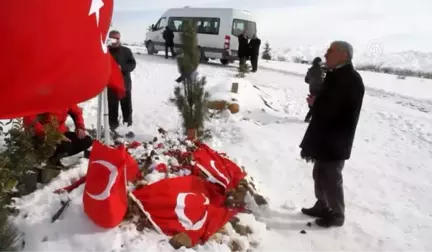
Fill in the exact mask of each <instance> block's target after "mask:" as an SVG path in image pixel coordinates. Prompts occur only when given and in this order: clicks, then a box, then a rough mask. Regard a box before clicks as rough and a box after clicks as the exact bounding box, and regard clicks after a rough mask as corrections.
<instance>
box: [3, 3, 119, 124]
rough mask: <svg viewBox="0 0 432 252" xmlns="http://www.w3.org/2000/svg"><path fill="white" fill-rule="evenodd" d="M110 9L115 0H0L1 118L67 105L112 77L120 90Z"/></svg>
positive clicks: (95, 91)
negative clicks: (109, 40)
mask: <svg viewBox="0 0 432 252" xmlns="http://www.w3.org/2000/svg"><path fill="white" fill-rule="evenodd" d="M112 12H113V0H81V1H72V0H63V1H59V0H44V1H34V0H13V1H4V2H2V5H1V8H0V17H1V22H0V31H1V32H2V34H3V37H2V38H1V46H2V48H3V49H4V50H2V57H1V60H0V99H1V100H2V103H3V104H6V106H0V119H1V118H14V117H21V116H25V115H29V114H37V113H41V112H46V111H52V110H54V109H59V108H66V107H69V106H70V105H71V104H76V103H79V102H82V101H85V100H88V99H90V98H92V97H94V96H96V95H97V94H99V93H100V92H101V91H102V90H103V88H104V87H105V86H107V84H108V83H109V82H110V84H112V85H113V86H116V87H119V88H120V89H121V84H122V83H118V81H122V80H121V79H119V78H111V79H110V75H111V71H114V69H115V71H117V73H114V74H115V76H118V75H119V73H118V72H119V69H116V68H112V67H111V59H110V58H111V56H110V54H109V52H108V50H107V47H106V46H105V38H106V36H107V32H108V29H109V25H110V23H111V17H112ZM113 79H114V80H115V81H114V82H115V83H113V82H112V80H113Z"/></svg>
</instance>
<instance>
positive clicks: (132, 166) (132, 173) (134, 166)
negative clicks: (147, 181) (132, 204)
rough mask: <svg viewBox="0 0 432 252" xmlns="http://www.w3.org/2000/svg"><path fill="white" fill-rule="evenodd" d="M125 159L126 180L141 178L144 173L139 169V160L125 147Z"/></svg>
mask: <svg viewBox="0 0 432 252" xmlns="http://www.w3.org/2000/svg"><path fill="white" fill-rule="evenodd" d="M124 152H125V160H126V165H125V167H126V180H127V181H134V180H136V179H141V178H142V174H141V171H140V170H139V167H138V163H137V161H136V160H135V159H134V158H133V157H132V156H131V155H130V154H129V153H128V152H127V151H126V149H125V151H124Z"/></svg>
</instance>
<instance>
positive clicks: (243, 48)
mask: <svg viewBox="0 0 432 252" xmlns="http://www.w3.org/2000/svg"><path fill="white" fill-rule="evenodd" d="M247 33H248V32H247V31H244V32H243V33H242V34H240V35H239V36H238V42H239V47H238V57H239V61H240V67H242V66H243V65H244V64H245V63H246V60H247V58H248V57H249V43H248V37H247Z"/></svg>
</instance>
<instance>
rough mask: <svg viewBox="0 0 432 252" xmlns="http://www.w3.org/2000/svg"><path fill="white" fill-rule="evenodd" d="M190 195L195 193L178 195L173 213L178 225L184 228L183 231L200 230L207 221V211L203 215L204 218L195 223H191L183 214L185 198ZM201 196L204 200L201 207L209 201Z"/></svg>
mask: <svg viewBox="0 0 432 252" xmlns="http://www.w3.org/2000/svg"><path fill="white" fill-rule="evenodd" d="M190 194H193V195H195V193H179V194H178V196H177V204H176V207H175V210H174V211H175V213H176V215H177V218H178V221H179V222H180V224H181V225H182V226H183V227H184V229H186V230H191V231H196V230H200V229H201V228H202V227H203V226H204V223H205V222H206V220H207V214H208V213H207V211H206V212H205V214H204V217H203V218H202V219H201V220H199V221H198V222H196V223H193V222H192V221H191V220H190V219H189V218H188V217H187V216H186V213H185V208H186V197H187V196H188V195H190ZM202 196H203V197H204V199H205V202H204V204H203V205H208V204H210V201H209V199H208V198H207V197H206V196H205V195H204V194H202Z"/></svg>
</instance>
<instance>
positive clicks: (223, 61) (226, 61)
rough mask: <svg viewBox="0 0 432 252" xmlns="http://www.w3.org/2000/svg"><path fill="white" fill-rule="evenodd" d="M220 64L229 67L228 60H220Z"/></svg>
mask: <svg viewBox="0 0 432 252" xmlns="http://www.w3.org/2000/svg"><path fill="white" fill-rule="evenodd" d="M220 62H221V63H222V65H224V66H226V65H228V63H229V61H228V60H227V59H220Z"/></svg>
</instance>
